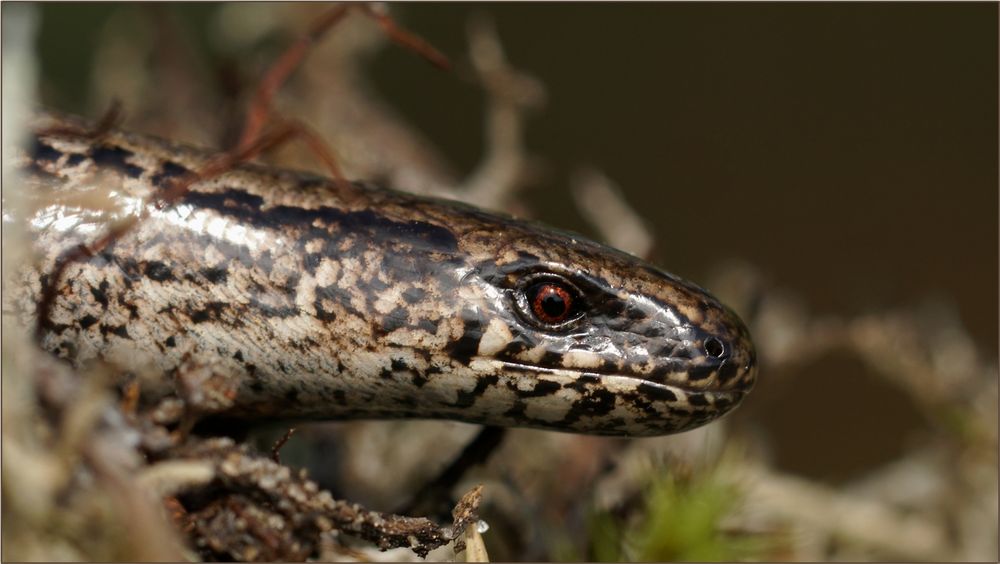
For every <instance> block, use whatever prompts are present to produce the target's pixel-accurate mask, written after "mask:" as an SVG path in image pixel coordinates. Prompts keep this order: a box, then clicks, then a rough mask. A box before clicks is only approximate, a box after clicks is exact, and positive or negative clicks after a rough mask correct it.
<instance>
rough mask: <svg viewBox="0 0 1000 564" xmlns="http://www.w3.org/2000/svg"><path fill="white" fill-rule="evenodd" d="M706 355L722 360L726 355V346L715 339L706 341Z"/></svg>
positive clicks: (711, 338)
mask: <svg viewBox="0 0 1000 564" xmlns="http://www.w3.org/2000/svg"><path fill="white" fill-rule="evenodd" d="M705 354H707V355H708V356H711V357H714V358H722V357H723V356H724V355H725V354H726V345H723V344H722V341H720V340H718V339H716V338H715V337H709V338H707V339H705Z"/></svg>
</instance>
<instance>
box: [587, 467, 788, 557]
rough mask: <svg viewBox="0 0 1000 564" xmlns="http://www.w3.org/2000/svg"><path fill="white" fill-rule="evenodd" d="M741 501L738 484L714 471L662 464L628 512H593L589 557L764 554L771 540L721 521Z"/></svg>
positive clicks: (746, 555) (739, 555) (744, 555)
mask: <svg viewBox="0 0 1000 564" xmlns="http://www.w3.org/2000/svg"><path fill="white" fill-rule="evenodd" d="M740 503H741V494H740V490H739V487H738V486H737V485H736V484H733V483H732V482H730V481H727V480H725V479H723V478H722V477H721V474H720V472H718V471H717V470H710V471H707V472H704V473H696V475H692V476H690V477H685V476H679V475H678V474H676V473H673V472H671V471H669V470H666V469H662V470H660V471H657V472H656V473H654V474H653V475H651V476H650V478H649V483H648V484H647V486H646V487H645V488H644V490H643V493H642V496H641V498H640V501H639V503H638V504H637V509H636V510H635V511H633V512H632V515H630V516H626V517H620V516H615V515H614V514H612V513H610V512H595V513H594V514H593V515H592V517H591V519H590V531H589V533H590V535H589V543H590V546H589V552H590V555H589V556H590V557H591V558H593V559H594V560H598V561H604V562H610V561H623V560H627V561H640V562H641V561H720V560H730V561H731V560H757V559H761V558H766V554H767V552H768V551H769V549H770V548H773V546H772V544H773V542H772V540H773V539H767V538H763V537H759V536H750V535H748V534H742V533H733V532H727V531H726V529H725V527H724V525H723V521H724V520H725V519H726V517H728V516H729V515H731V514H732V513H733V512H734V511H735V510H736V509H738V508H739V504H740Z"/></svg>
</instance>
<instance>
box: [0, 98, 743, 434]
mask: <svg viewBox="0 0 1000 564" xmlns="http://www.w3.org/2000/svg"><path fill="white" fill-rule="evenodd" d="M52 120H56V118H52V117H43V118H40V120H39V124H38V125H39V127H41V125H51V123H52ZM56 121H57V122H58V120H56ZM209 156H210V153H207V152H204V151H200V150H197V149H193V148H189V147H182V146H177V145H174V144H171V143H168V142H165V141H161V140H157V139H153V138H149V137H144V136H140V135H135V134H129V133H125V132H120V131H113V132H110V133H108V134H106V135H104V136H103V137H101V138H100V139H99V140H98V141H91V140H88V139H84V138H80V137H74V136H70V135H48V136H36V139H35V142H34V144H33V146H32V147H31V149H30V151H28V152H25V153H21V154H19V155H18V156H17V157H15V159H16V161H17V164H18V165H19V167H20V169H21V170H22V171H23V172H24V177H25V179H26V180H25V182H24V185H25V189H26V194H27V196H28V197H27V200H28V202H27V204H26V205H24V206H23V209H17V210H15V209H9V208H10V206H8V205H7V203H5V213H4V218H5V222H9V221H24V222H26V225H27V226H28V229H29V231H30V232H31V233H32V234H33V236H34V241H35V248H36V250H37V254H38V261H37V262H36V263H35V264H33V265H31V266H30V267H28V268H25V269H23V270H22V271H20V272H17V273H14V274H13V278H10V279H5V281H4V284H5V288H4V290H5V292H4V293H5V298H4V300H5V311H7V310H14V311H17V312H19V313H20V315H21V317H22V319H23V320H24V321H25V322H26V323H34V318H33V315H34V311H35V308H36V302H37V300H38V298H39V295H40V292H41V288H42V284H43V280H45V279H46V273H47V272H49V271H51V269H52V267H53V265H54V264H55V261H56V259H57V257H58V256H59V255H60V254H61V253H63V252H65V251H66V250H68V249H70V248H72V247H73V246H75V245H77V244H79V243H86V242H89V241H93V240H94V239H95V238H96V237H97V236H99V235H100V234H101V233H102V232H103V229H104V226H105V225H106V223H107V222H108V221H113V220H115V219H118V218H122V217H126V216H128V215H129V214H134V213H137V212H138V211H139V210H141V209H143V206H147V205H149V204H148V203H147V202H149V201H151V199H152V197H153V196H154V195H155V194H156V193H157V191H161V190H163V189H164V187H165V186H167V185H168V184H169V182H170V181H171V179H173V178H177V177H180V176H182V175H184V174H187V173H188V172H189V171H193V170H197V169H198V168H199V167H200V166H202V165H203V164H204V163H205V162H206V160H207V159H208V158H209ZM148 209H149V216H148V217H147V218H145V219H144V220H143V221H142V222H141V223H140V224H139V225H138V227H137V228H136V229H134V230H132V231H130V232H129V233H128V234H127V235H126V236H125V237H124V238H122V239H121V240H119V241H117V242H116V243H114V244H113V245H111V246H109V247H108V248H106V249H104V250H103V251H102V252H100V253H98V254H97V255H96V256H94V257H93V258H91V259H89V260H87V261H83V262H80V263H77V264H74V265H72V266H71V267H70V268H69V269H68V270H67V272H66V273H65V275H64V276H63V277H62V279H61V281H60V289H59V296H58V298H57V300H56V302H55V303H54V307H53V310H52V314H51V316H50V322H49V323H48V324H47V325H46V332H45V335H44V337H43V346H44V347H45V348H46V349H48V350H50V351H52V352H53V353H55V354H57V355H59V356H62V357H65V358H67V359H69V360H71V361H72V362H74V363H85V362H88V361H91V360H94V359H101V360H103V361H105V362H109V363H112V364H114V365H115V366H118V367H120V368H122V369H123V370H127V371H132V372H135V373H142V374H152V376H151V379H152V380H153V381H157V380H159V381H161V383H164V384H168V383H169V381H170V378H171V375H172V374H174V373H175V372H176V370H177V369H178V367H180V366H181V365H182V364H183V363H184V362H185V361H191V360H192V359H193V360H195V361H196V362H198V363H200V364H201V365H204V366H209V367H211V369H212V370H215V371H219V372H220V373H225V374H229V375H233V376H234V377H235V378H237V380H238V382H239V386H238V391H237V397H236V401H235V406H234V408H233V409H232V411H231V412H230V413H227V415H229V416H232V417H237V418H247V419H267V418H329V419H338V418H382V417H421V418H447V419H456V420H462V421H468V422H474V423H483V424H492V425H504V426H528V427H536V428H545V429H554V430H561V431H571V432H582V433H595V434H608V435H634V436H641V435H658V434H665V433H672V432H679V431H683V430H686V429H691V428H693V427H696V426H699V425H702V424H704V423H707V422H709V421H712V420H714V419H716V418H718V417H720V416H721V415H723V414H725V413H726V412H728V411H729V410H731V409H732V408H733V407H735V406H736V405H737V404H738V403H739V402H740V401H741V400H742V399H743V397H744V396H745V395H746V394H747V393H748V392H749V391H750V390H751V388H752V387H753V384H754V381H755V377H756V359H755V353H754V348H753V344H752V342H751V340H750V336H749V334H748V332H747V330H746V328H745V326H744V325H743V323H742V322H741V321H740V320H739V318H738V317H737V316H736V315H735V314H734V313H733V312H731V311H730V310H729V309H727V308H726V307H725V306H723V305H721V304H720V303H719V302H718V301H717V300H715V299H714V298H713V297H712V296H710V295H709V294H708V293H707V292H705V291H704V290H702V289H700V288H698V287H697V286H695V285H693V284H690V283H688V282H685V281H682V280H680V279H678V278H676V277H674V276H672V275H670V274H667V273H665V272H663V271H661V270H659V269H657V268H655V267H653V266H650V265H648V264H646V263H644V262H642V261H641V260H639V259H637V258H635V257H632V256H629V255H627V254H624V253H621V252H619V251H615V250H613V249H610V248H607V247H604V246H602V245H599V244H596V243H593V242H591V241H588V240H586V239H584V238H582V237H580V236H578V235H575V234H570V233H563V232H560V231H557V230H553V229H551V228H548V227H545V226H542V225H540V224H537V223H533V222H526V221H521V220H517V219H513V218H510V217H507V216H503V215H499V214H494V213H489V212H486V211H482V210H478V209H476V208H472V207H469V206H465V205H462V204H458V203H453V202H448V201H443V200H434V199H428V198H422V197H417V196H413V195H408V194H404V193H400V192H396V191H392V190H387V189H383V188H379V187H376V186H372V185H368V184H365V183H354V184H351V185H338V184H336V183H335V182H333V181H330V180H327V179H324V178H321V177H317V176H313V175H309V174H305V173H299V172H290V171H284V170H278V169H274V168H268V167H263V166H257V165H242V166H239V167H237V168H236V169H234V170H232V171H230V172H228V173H225V174H223V175H221V176H218V177H216V178H213V179H211V180H207V181H203V182H200V183H197V184H195V185H194V186H193V187H192V190H191V191H190V192H189V193H188V194H187V195H186V196H184V197H183V198H182V199H181V200H180V201H179V202H177V203H176V204H174V205H172V206H170V207H167V208H165V209H156V208H155V207H153V206H150V207H149V208H148ZM536 279H553V280H559V281H561V282H564V283H566V284H569V285H570V286H571V287H572V288H573V289H574V291H575V292H576V293H577V294H578V298H579V299H581V300H582V303H583V307H582V317H581V318H580V319H578V320H576V321H574V322H572V323H569V324H568V325H567V326H565V327H559V328H558V329H552V328H549V327H546V326H544V324H540V323H539V322H538V321H537V320H536V319H533V318H532V316H531V314H530V311H525V309H524V308H523V307H519V305H518V304H519V301H518V300H519V293H521V292H523V291H524V288H525V285H526V284H527V283H528V282H530V281H531V280H536ZM522 303H523V302H522ZM713 339H714V340H717V344H721V345H722V347H721V349H722V350H721V353H720V352H719V350H715V351H714V352H715V353H716V354H715V355H714V356H713V355H712V354H709V353H708V352H706V349H707V348H708V349H711V347H708V346H707V345H706V343H707V342H708V341H709V340H713Z"/></svg>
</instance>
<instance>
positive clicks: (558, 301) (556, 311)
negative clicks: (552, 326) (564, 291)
mask: <svg viewBox="0 0 1000 564" xmlns="http://www.w3.org/2000/svg"><path fill="white" fill-rule="evenodd" d="M542 311H544V312H545V313H546V314H547V315H549V316H550V317H561V316H562V315H563V314H564V313H566V301H565V300H563V299H562V297H560V296H559V294H557V293H555V292H549V294H548V295H547V296H545V297H543V298H542Z"/></svg>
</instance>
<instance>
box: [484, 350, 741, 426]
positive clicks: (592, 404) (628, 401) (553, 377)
mask: <svg viewBox="0 0 1000 564" xmlns="http://www.w3.org/2000/svg"><path fill="white" fill-rule="evenodd" d="M481 362H491V363H496V364H493V366H494V367H499V368H500V369H501V370H502V371H503V372H504V373H506V374H507V375H509V376H510V379H509V380H508V382H507V384H506V385H507V387H508V388H510V389H511V390H512V391H513V392H514V393H515V395H517V396H518V398H519V399H520V400H522V401H523V402H525V403H526V404H530V405H531V406H532V407H533V410H531V409H525V410H522V411H523V413H522V416H525V417H530V419H531V420H530V423H529V424H530V425H532V426H541V427H550V426H551V427H552V428H557V429H558V428H566V427H570V426H572V427H574V428H576V429H577V430H583V431H585V432H589V433H595V434H607V435H623V434H624V435H631V436H653V435H663V434H668V433H677V432H681V431H686V430H688V429H693V428H695V427H698V426H700V425H703V424H705V423H708V422H710V421H713V420H715V419H718V418H719V417H721V416H723V415H725V414H726V413H728V412H729V411H731V410H732V409H733V408H734V407H736V406H737V405H739V403H740V402H741V401H742V400H743V398H744V397H745V396H746V395H747V391H748V390H746V389H743V388H717V387H713V388H703V387H695V386H685V385H683V384H678V383H674V382H667V383H660V382H653V381H649V380H644V379H641V378H640V377H637V376H633V375H623V374H603V373H598V372H588V371H583V370H574V369H562V368H560V369H553V368H542V367H537V366H531V365H526V364H520V363H515V362H508V361H498V360H490V361H487V360H486V359H482V360H481Z"/></svg>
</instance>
